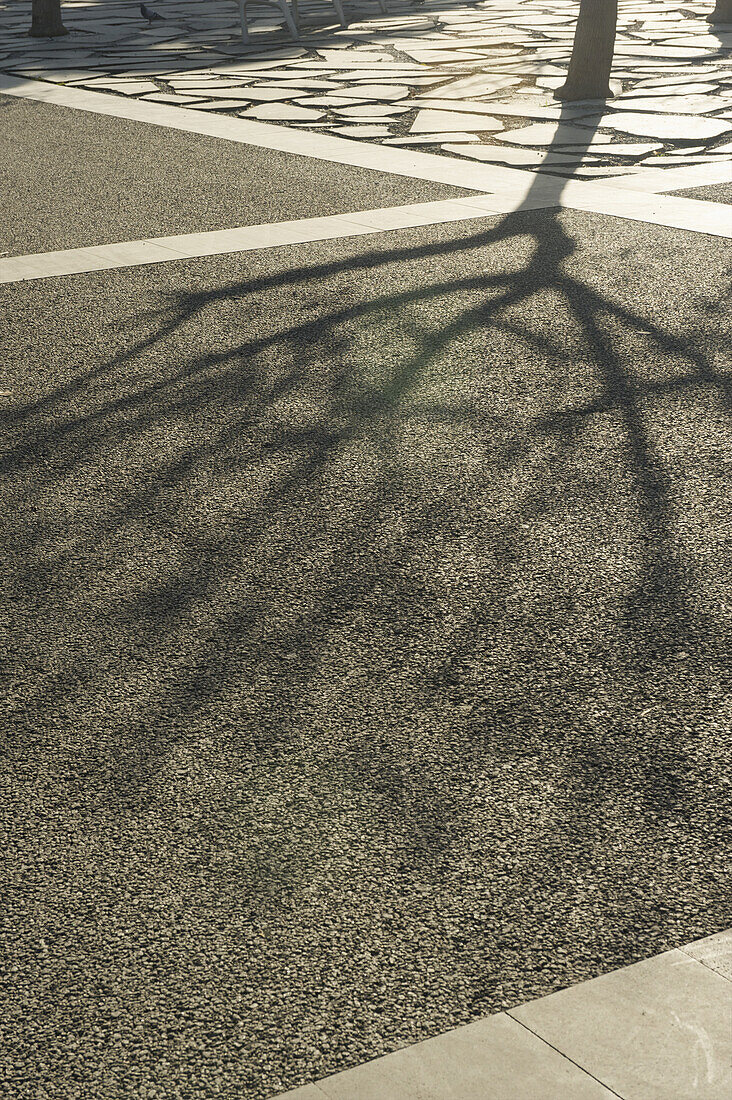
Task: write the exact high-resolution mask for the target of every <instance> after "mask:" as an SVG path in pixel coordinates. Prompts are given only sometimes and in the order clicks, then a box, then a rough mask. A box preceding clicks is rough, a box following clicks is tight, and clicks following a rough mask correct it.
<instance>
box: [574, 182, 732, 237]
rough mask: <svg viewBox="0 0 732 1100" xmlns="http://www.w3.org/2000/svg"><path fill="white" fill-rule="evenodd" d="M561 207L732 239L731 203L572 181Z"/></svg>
mask: <svg viewBox="0 0 732 1100" xmlns="http://www.w3.org/2000/svg"><path fill="white" fill-rule="evenodd" d="M682 186H683V185H682ZM560 204H561V206H563V207H566V208H567V209H570V210H587V211H591V212H592V213H595V214H608V215H611V216H612V217H616V218H628V219H630V220H631V221H640V222H646V223H649V224H651V225H666V226H669V227H670V228H672V229H686V230H688V231H689V232H691V233H708V234H710V235H711V236H714V237H732V205H730V204H729V203H718V202H703V201H701V200H700V199H685V198H681V197H679V196H675V195H658V194H651V195H647V194H645V193H643V192H639V191H630V190H627V191H624V190H621V189H620V188H615V187H603V186H602V185H601V184H592V185H589V186H588V185H586V184H583V183H578V182H575V181H574V180H569V181H568V182H567V186H566V187H565V189H564V191H563V192H562V196H561V200H560Z"/></svg>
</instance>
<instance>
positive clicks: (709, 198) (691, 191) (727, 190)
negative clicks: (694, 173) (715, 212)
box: [669, 165, 732, 203]
mask: <svg viewBox="0 0 732 1100" xmlns="http://www.w3.org/2000/svg"><path fill="white" fill-rule="evenodd" d="M730 175H732V165H730ZM669 194H673V195H681V197H682V198H684V199H701V200H702V201H703V202H724V203H728V202H732V181H731V182H730V183H714V184H707V185H706V186H705V187H690V188H687V189H686V190H685V191H671V192H669Z"/></svg>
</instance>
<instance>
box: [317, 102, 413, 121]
mask: <svg viewBox="0 0 732 1100" xmlns="http://www.w3.org/2000/svg"><path fill="white" fill-rule="evenodd" d="M408 110H409V108H408V107H394V106H392V105H391V104H390V103H389V104H387V105H386V106H384V107H380V106H379V105H378V103H359V104H357V105H356V106H354V107H341V108H339V109H337V110H336V112H335V113H336V114H337V115H338V116H339V118H368V119H379V118H394V117H395V116H396V115H401V114H404V113H405V112H406V111H408Z"/></svg>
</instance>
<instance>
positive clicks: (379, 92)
mask: <svg viewBox="0 0 732 1100" xmlns="http://www.w3.org/2000/svg"><path fill="white" fill-rule="evenodd" d="M348 94H349V95H350V96H353V98H354V99H384V100H388V101H389V102H390V103H394V102H396V101H397V100H399V99H406V98H407V96H408V95H409V88H407V87H405V86H404V85H403V84H373V85H361V84H357V85H355V86H353V85H351V86H349V88H348Z"/></svg>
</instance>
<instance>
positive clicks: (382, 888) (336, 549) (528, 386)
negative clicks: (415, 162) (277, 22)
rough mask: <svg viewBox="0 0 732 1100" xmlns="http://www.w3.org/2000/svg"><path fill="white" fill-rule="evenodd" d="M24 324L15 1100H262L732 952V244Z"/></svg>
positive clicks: (471, 244)
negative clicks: (714, 944)
mask: <svg viewBox="0 0 732 1100" xmlns="http://www.w3.org/2000/svg"><path fill="white" fill-rule="evenodd" d="M89 121H90V120H87V122H89ZM196 140H198V139H196ZM0 300H1V301H2V305H1V306H0V308H2V311H3V314H4V316H5V318H6V323H5V336H4V353H3V360H2V361H3V368H4V379H3V381H2V384H1V387H0V388H1V389H2V392H3V397H2V399H0V400H2V402H3V405H4V409H3V411H2V427H3V441H4V442H3V452H2V454H3V457H2V477H1V479H0V492H1V493H2V505H3V506H2V526H3V542H4V547H5V550H4V573H5V601H4V608H3V614H4V624H5V629H4V632H3V635H2V636H3V643H2V644H3V652H2V675H3V690H2V699H3V704H2V706H3V709H4V711H5V717H4V719H3V724H4V728H5V729H6V732H7V748H6V753H5V756H4V762H3V769H4V774H3V784H4V788H3V789H4V792H5V793H4V797H3V799H2V803H1V806H2V809H1V810H0V825H1V826H2V832H1V834H0V839H1V841H2V848H3V851H4V853H5V857H6V863H7V866H6V874H7V877H8V880H9V888H8V890H7V891H6V892H4V893H5V904H4V906H3V912H2V917H0V921H1V922H2V926H3V932H2V942H1V943H0V950H1V952H2V957H3V958H4V960H5V967H4V974H5V979H6V980H7V982H8V984H9V987H10V991H11V996H10V998H9V1000H8V1005H9V1008H8V1009H7V1011H6V1013H5V1014H4V1015H3V1018H2V1022H1V1023H0V1028H1V1029H2V1041H3V1049H4V1052H5V1057H4V1064H3V1065H2V1073H3V1074H4V1081H5V1095H7V1096H12V1097H14V1098H17V1100H30V1098H33V1100H37V1098H39V1097H49V1098H52V1100H69V1098H72V1097H90V1096H93V1097H95V1098H97V1097H98V1098H107V1097H109V1098H110V1100H119V1098H120V1097H125V1098H137V1097H141V1098H142V1097H145V1098H147V1100H151V1098H153V1097H157V1098H165V1100H168V1098H182V1100H194V1098H195V1100H198V1098H200V1097H209V1096H212V1097H214V1096H224V1097H234V1096H236V1097H238V1098H242V1100H262V1098H264V1097H267V1096H270V1095H272V1094H275V1093H277V1092H278V1091H281V1090H284V1089H286V1088H291V1087H294V1086H296V1085H298V1084H300V1083H303V1082H306V1081H311V1080H316V1079H319V1078H321V1077H323V1076H325V1075H326V1074H329V1073H332V1072H334V1071H336V1070H338V1069H342V1068H345V1067H347V1066H349V1065H354V1064H357V1063H359V1062H362V1061H364V1060H366V1059H368V1058H373V1057H375V1056H377V1055H380V1054H382V1053H386V1052H388V1051H390V1050H394V1049H396V1048H397V1047H399V1046H400V1045H403V1044H406V1043H411V1042H414V1041H416V1040H419V1039H423V1038H426V1037H428V1036H430V1035H434V1034H437V1033H439V1032H441V1031H444V1030H446V1029H448V1028H450V1027H453V1026H456V1025H459V1024H461V1023H465V1022H467V1021H469V1020H472V1019H476V1018H478V1017H480V1016H483V1015H486V1014H488V1013H491V1012H495V1011H498V1010H500V1009H502V1008H505V1007H507V1006H511V1005H516V1004H518V1003H521V1002H523V1001H526V1000H529V999H531V998H535V997H539V996H542V995H544V994H547V993H549V992H551V991H552V990H555V989H559V988H561V987H564V986H566V985H569V984H571V983H573V982H577V981H581V980H583V979H586V978H589V977H592V976H595V975H597V974H599V973H603V972H606V971H608V970H611V969H613V968H616V967H619V966H622V965H624V964H627V963H631V962H634V961H637V960H639V959H641V958H644V957H647V956H650V955H653V954H656V953H657V952H659V951H662V950H664V949H666V948H669V947H674V946H677V945H680V944H684V943H689V942H690V941H693V940H696V939H699V938H701V937H702V936H705V935H707V934H710V933H713V932H716V931H718V930H720V929H721V928H724V927H726V926H728V924H729V903H730V892H729V858H728V857H729V835H730V809H729V806H730V776H731V775H732V768H731V767H730V759H729V756H730V752H729V749H730V694H729V686H730V685H729V652H730V649H729V642H730V612H731V610H732V599H731V598H730V583H729V564H730V538H729V519H730V513H729V483H730V473H731V467H730V453H729V439H730V423H729V421H730V398H731V396H732V390H731V380H730V373H729V371H730V363H729V310H728V302H729V242H728V241H727V240H723V239H718V238H712V237H704V236H701V235H697V234H691V233H683V232H680V231H676V230H672V229H666V228H663V227H658V226H648V225H644V224H641V223H639V222H624V221H622V220H620V219H617V218H607V217H602V216H600V215H592V214H585V213H578V212H571V211H562V212H551V211H535V212H524V213H520V214H516V215H513V216H510V217H507V218H505V219H499V218H496V219H495V221H491V220H482V221H476V222H471V223H465V224H461V225H460V226H454V225H452V226H434V227H427V228H420V229H415V230H409V231H401V232H398V233H392V234H383V235H374V236H373V237H370V238H359V239H358V240H355V239H352V240H342V241H330V242H324V243H319V244H309V245H307V246H305V247H302V246H298V247H292V248H283V249H277V250H273V251H267V252H261V253H247V254H243V255H238V256H225V257H216V258H211V259H206V260H194V261H180V262H174V263H169V264H165V265H161V266H159V267H149V268H134V269H129V270H121V271H109V272H97V273H91V274H86V275H82V276H72V277H67V278H63V279H49V280H45V281H41V282H36V283H28V284H12V285H6V286H3V287H2V288H0Z"/></svg>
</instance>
